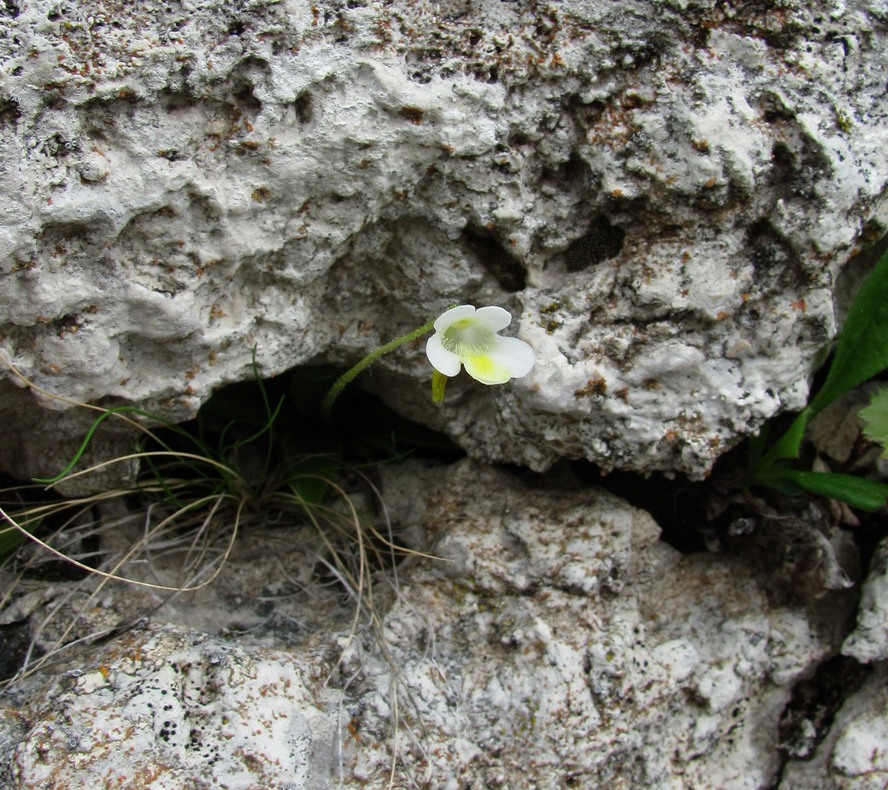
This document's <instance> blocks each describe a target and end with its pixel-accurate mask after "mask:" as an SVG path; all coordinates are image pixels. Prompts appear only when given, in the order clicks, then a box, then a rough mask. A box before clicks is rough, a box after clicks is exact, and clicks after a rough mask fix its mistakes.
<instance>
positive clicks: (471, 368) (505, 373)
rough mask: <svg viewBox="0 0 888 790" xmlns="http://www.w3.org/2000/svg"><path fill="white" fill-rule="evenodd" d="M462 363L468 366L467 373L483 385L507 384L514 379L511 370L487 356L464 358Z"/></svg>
mask: <svg viewBox="0 0 888 790" xmlns="http://www.w3.org/2000/svg"><path fill="white" fill-rule="evenodd" d="M462 361H463V364H464V365H465V366H466V373H468V374H469V375H470V376H471V377H472V378H473V379H475V381H480V382H481V383H482V384H505V383H506V382H507V381H508V380H509V379H510V378H512V371H511V370H509V368H507V367H506V366H505V365H503V364H502V363H501V362H500V361H499V360H498V359H494V358H493V357H492V356H489V355H487V354H479V355H477V356H472V357H463V360H462Z"/></svg>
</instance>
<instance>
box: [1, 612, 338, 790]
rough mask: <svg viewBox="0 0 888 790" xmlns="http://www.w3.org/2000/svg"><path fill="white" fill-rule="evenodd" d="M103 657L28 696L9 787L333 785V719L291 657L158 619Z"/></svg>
mask: <svg viewBox="0 0 888 790" xmlns="http://www.w3.org/2000/svg"><path fill="white" fill-rule="evenodd" d="M98 658H99V659H100V661H101V663H95V664H93V665H91V666H90V667H89V668H88V669H87V670H86V671H82V670H79V669H72V670H71V671H69V672H67V673H66V674H64V675H62V676H61V677H60V678H59V679H58V680H57V681H56V682H55V684H54V685H53V686H52V688H51V690H50V691H49V693H48V695H47V696H46V697H45V698H43V699H38V700H34V701H32V703H31V705H30V706H29V708H30V711H29V715H31V716H34V719H33V720H32V721H33V722H34V723H33V725H32V726H31V727H30V728H29V729H28V732H27V735H26V737H25V738H24V739H23V740H21V741H20V742H19V743H18V744H17V745H16V748H15V751H14V752H7V754H8V755H9V754H11V755H12V760H11V762H12V764H13V767H12V770H11V772H10V773H11V774H12V776H13V777H14V779H15V780H16V784H14V785H12V786H15V787H69V788H72V790H74V789H75V788H83V790H87V789H88V788H94V787H97V786H98V787H151V788H157V790H161V789H162V790H179V788H182V787H241V788H249V787H260V786H263V787H282V788H283V787H291V788H297V787H298V788H317V787H328V786H330V784H331V779H332V777H333V775H334V773H333V769H334V765H335V755H334V751H333V748H334V742H335V741H334V737H333V736H334V721H335V720H334V719H333V718H332V717H331V716H329V715H328V714H326V713H325V712H323V711H322V710H321V709H320V708H319V707H318V704H319V702H318V701H317V700H316V698H315V697H313V696H312V692H311V691H309V689H308V688H307V686H306V683H305V681H304V676H303V673H304V672H305V669H304V667H300V666H298V665H297V664H296V662H294V661H293V660H292V658H291V657H290V656H286V655H278V654H275V653H274V652H273V651H264V652H263V651H257V650H253V651H250V652H247V651H244V650H241V649H238V648H237V647H236V646H233V645H232V644H231V643H229V642H226V641H222V640H219V639H213V638H211V637H208V636H207V635H205V634H200V633H196V632H191V631H184V632H183V631H180V630H178V629H172V628H161V629H152V630H150V631H149V632H147V633H146V632H134V633H131V634H128V635H126V636H124V637H122V638H121V639H119V640H118V641H117V642H116V643H115V645H114V646H113V648H111V649H110V650H106V651H103V653H102V654H101V656H99V657H98ZM314 691H316V692H322V689H320V688H319V687H317V685H316V686H315V689H314ZM330 696H333V695H332V694H331V695H330ZM6 713H7V716H9V715H10V714H9V712H6ZM7 759H8V758H7Z"/></svg>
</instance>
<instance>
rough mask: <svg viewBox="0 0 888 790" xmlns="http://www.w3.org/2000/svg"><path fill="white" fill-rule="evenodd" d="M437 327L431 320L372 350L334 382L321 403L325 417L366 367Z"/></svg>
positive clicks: (327, 416) (328, 415)
mask: <svg viewBox="0 0 888 790" xmlns="http://www.w3.org/2000/svg"><path fill="white" fill-rule="evenodd" d="M434 327H435V322H434V321H429V322H428V323H427V324H423V325H422V326H421V327H419V328H418V329H414V330H413V331H412V332H408V333H407V334H406V335H401V337H399V338H396V339H395V340H392V341H390V342H389V343H386V344H385V345H384V346H380V347H379V348H377V349H375V350H374V351H371V352H370V353H369V354H367V356H366V357H364V358H363V359H362V360H361V361H360V362H358V364H357V365H355V366H354V367H353V368H352V369H351V370H349V371H347V372H345V373H343V374H342V375H341V376H340V377H339V378H338V379H336V381H335V382H334V383H333V386H332V387H330V389H329V390H328V391H327V394H326V395H325V396H324V400H323V402H322V403H321V411H322V412H323V415H324V419H325V420H326V419H328V418H329V417H330V412H331V411H332V410H333V404H334V403H335V402H336V399H337V398H338V397H339V395H340V393H341V392H342V390H344V389H345V388H346V386H348V384H350V383H351V381H352V380H353V379H354V378H356V377H357V376H358V374H359V373H361V372H362V371H363V370H365V369H366V368H369V367H370V366H371V365H372V364H373V363H374V362H376V360H377V359H379V358H380V357H381V356H384V355H385V354H388V353H389V351H394V350H395V349H396V348H398V347H399V346H403V345H404V343H409V342H410V341H411V340H416V339H417V338H419V337H422V336H423V335H424V334H426V333H428V332H431V331H432V329H434Z"/></svg>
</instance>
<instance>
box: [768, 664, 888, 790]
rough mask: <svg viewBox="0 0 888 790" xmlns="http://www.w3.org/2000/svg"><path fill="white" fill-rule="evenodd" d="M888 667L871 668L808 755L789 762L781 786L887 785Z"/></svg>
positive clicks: (858, 788)
mask: <svg viewBox="0 0 888 790" xmlns="http://www.w3.org/2000/svg"><path fill="white" fill-rule="evenodd" d="M886 675H888V669H886V667H885V665H884V664H880V665H877V666H875V667H874V668H873V672H872V674H871V675H870V676H869V677H868V678H867V679H866V681H865V682H864V683H863V685H862V686H861V687H860V689H859V690H857V691H856V693H854V694H852V695H851V696H850V697H849V698H848V699H847V700H845V702H844V705H843V706H842V708H841V710H839V712H838V713H837V715H836V717H835V720H834V721H832V722H830V725H831V726H830V727H829V728H828V732H827V735H826V738H825V739H824V740H823V742H822V743H821V744H820V745H819V748H818V750H817V752H816V753H815V754H814V755H812V757H811V758H810V759H806V760H793V761H790V762H789V763H788V764H787V765H786V766H785V768H784V770H783V773H782V775H781V780H780V784H779V785H778V787H779V788H780V790H808V788H813V787H816V788H822V789H823V790H879V788H882V787H885V786H886V785H888V695H886V693H885V688H886V681H888V677H886Z"/></svg>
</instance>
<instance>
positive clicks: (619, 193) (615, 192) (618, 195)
mask: <svg viewBox="0 0 888 790" xmlns="http://www.w3.org/2000/svg"><path fill="white" fill-rule="evenodd" d="M611 197H614V198H617V199H619V198H621V197H623V190H622V189H612V190H611Z"/></svg>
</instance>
